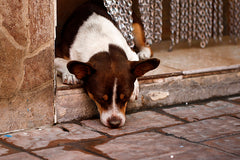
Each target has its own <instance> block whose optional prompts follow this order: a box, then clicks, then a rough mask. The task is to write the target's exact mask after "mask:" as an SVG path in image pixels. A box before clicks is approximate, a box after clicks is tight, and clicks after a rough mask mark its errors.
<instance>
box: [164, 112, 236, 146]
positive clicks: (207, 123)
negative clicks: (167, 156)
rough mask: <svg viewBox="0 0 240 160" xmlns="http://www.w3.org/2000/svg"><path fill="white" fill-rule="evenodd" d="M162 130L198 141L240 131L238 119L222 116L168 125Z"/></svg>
mask: <svg viewBox="0 0 240 160" xmlns="http://www.w3.org/2000/svg"><path fill="white" fill-rule="evenodd" d="M163 131H164V132H166V133H168V134H174V135H175V136H177V137H183V138H186V139H188V140H190V141H194V142H200V141H206V140H209V139H212V138H219V137H222V136H224V135H228V134H234V133H240V119H237V118H233V117H228V116H224V117H220V118H216V119H208V120H203V121H198V122H193V123H188V124H183V125H178V126H173V127H168V128H164V129H163Z"/></svg>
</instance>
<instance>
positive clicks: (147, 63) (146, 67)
mask: <svg viewBox="0 0 240 160" xmlns="http://www.w3.org/2000/svg"><path fill="white" fill-rule="evenodd" d="M159 64H160V60H159V59H157V58H151V59H147V60H143V61H132V62H130V65H131V71H132V73H133V74H134V75H135V76H136V77H140V76H142V75H144V74H145V73H147V72H148V71H150V70H153V69H155V68H157V67H158V65H159Z"/></svg>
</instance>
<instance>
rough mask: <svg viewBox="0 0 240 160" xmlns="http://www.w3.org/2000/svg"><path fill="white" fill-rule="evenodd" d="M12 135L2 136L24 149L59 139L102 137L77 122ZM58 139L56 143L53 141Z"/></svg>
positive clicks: (44, 144)
mask: <svg viewBox="0 0 240 160" xmlns="http://www.w3.org/2000/svg"><path fill="white" fill-rule="evenodd" d="M59 127H64V128H65V129H67V130H68V131H63V129H61V128H59ZM11 136H12V137H10V138H6V137H3V136H2V137H0V138H1V139H4V140H5V141H7V142H8V143H12V144H14V145H17V146H21V147H23V148H24V149H37V148H42V147H47V146H48V145H49V144H50V143H51V142H52V144H53V145H57V144H58V141H59V140H62V141H64V140H65V141H76V140H83V139H90V138H96V137H100V136H101V135H100V134H99V133H96V132H93V131H90V130H88V129H85V128H83V127H81V126H79V125H77V124H61V125H58V126H53V127H48V128H44V129H42V130H38V129H34V130H29V131H26V132H19V133H13V134H11ZM54 141H56V143H53V142H54Z"/></svg>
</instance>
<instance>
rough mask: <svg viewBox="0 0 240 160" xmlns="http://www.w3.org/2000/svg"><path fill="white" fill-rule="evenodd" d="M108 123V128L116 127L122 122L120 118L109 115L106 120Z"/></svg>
mask: <svg viewBox="0 0 240 160" xmlns="http://www.w3.org/2000/svg"><path fill="white" fill-rule="evenodd" d="M107 121H108V124H109V127H110V128H118V127H119V126H120V124H121V122H122V120H121V119H120V118H119V117H115V116H114V117H111V118H109V119H108V120H107Z"/></svg>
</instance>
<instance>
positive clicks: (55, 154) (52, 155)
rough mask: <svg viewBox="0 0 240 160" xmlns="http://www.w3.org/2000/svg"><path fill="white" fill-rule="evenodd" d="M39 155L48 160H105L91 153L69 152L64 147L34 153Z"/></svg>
mask: <svg viewBox="0 0 240 160" xmlns="http://www.w3.org/2000/svg"><path fill="white" fill-rule="evenodd" d="M34 153H36V154H37V155H39V156H41V157H44V158H46V159H48V160H60V159H63V160H76V159H78V160H103V159H105V158H102V157H98V156H95V155H92V154H90V153H84V152H82V151H76V150H72V151H71V150H70V151H69V150H67V149H65V148H64V146H61V147H55V148H48V149H43V150H39V151H34Z"/></svg>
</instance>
